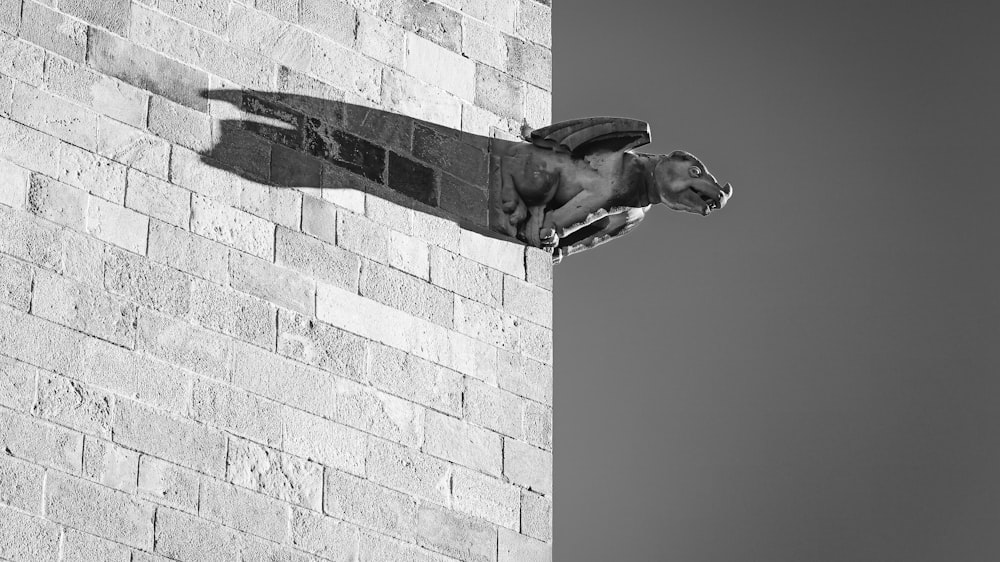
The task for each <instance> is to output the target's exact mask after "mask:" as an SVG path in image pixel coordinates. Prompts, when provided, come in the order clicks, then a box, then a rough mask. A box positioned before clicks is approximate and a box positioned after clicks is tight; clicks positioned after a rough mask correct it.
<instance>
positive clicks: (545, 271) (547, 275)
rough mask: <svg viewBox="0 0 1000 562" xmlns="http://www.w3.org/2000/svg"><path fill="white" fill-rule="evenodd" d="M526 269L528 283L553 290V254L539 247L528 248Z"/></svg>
mask: <svg viewBox="0 0 1000 562" xmlns="http://www.w3.org/2000/svg"><path fill="white" fill-rule="evenodd" d="M525 269H526V270H527V271H526V273H527V279H528V283H531V284H533V285H535V286H537V287H541V288H542V289H546V290H548V291H551V290H552V254H550V253H548V252H546V251H544V250H541V249H539V248H527V250H526V255H525Z"/></svg>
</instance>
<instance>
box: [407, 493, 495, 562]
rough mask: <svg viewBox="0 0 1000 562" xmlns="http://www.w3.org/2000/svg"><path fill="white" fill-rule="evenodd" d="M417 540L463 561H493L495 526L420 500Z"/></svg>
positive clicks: (426, 546)
mask: <svg viewBox="0 0 1000 562" xmlns="http://www.w3.org/2000/svg"><path fill="white" fill-rule="evenodd" d="M417 544H419V545H420V546H422V547H424V548H427V549H430V550H433V551H435V552H440V553H441V554H445V555H448V556H450V557H452V558H457V559H458V560H462V561H463V562H496V555H497V548H496V545H497V529H496V527H494V526H493V525H490V524H489V523H487V522H485V521H483V520H481V519H476V518H473V517H469V516H467V515H464V514H461V513H456V512H454V511H450V510H447V509H444V508H442V507H438V506H436V505H434V504H422V505H421V506H420V510H419V512H418V514H417Z"/></svg>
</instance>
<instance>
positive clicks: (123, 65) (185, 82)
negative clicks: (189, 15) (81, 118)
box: [87, 28, 208, 111]
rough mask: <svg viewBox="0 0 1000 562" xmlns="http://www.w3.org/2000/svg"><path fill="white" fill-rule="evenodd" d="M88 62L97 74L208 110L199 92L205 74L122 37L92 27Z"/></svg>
mask: <svg viewBox="0 0 1000 562" xmlns="http://www.w3.org/2000/svg"><path fill="white" fill-rule="evenodd" d="M87 63H88V64H89V65H90V66H92V67H94V68H95V69H97V70H98V71H100V72H102V73H104V74H107V75H108V76H113V77H115V78H118V79H119V80H122V81H124V82H128V83H129V84H132V85H133V86H136V87H139V88H142V89H144V90H149V91H150V92H153V93H155V94H159V95H161V96H163V97H165V98H167V99H169V100H173V101H175V102H177V103H179V104H181V105H186V106H188V107H190V108H193V109H197V110H198V111H207V110H208V100H207V99H205V98H204V97H202V95H201V92H202V91H204V90H206V89H207V88H208V74H206V73H204V72H201V71H199V70H195V69H193V68H191V67H190V66H186V65H183V64H181V63H179V62H176V61H172V60H170V59H168V58H166V57H163V56H161V55H158V54H156V53H154V52H152V51H150V50H148V49H143V48H142V47H137V46H135V45H133V44H131V43H129V42H128V41H126V40H125V39H122V38H121V37H116V36H114V35H112V34H110V33H108V32H106V31H103V30H100V29H95V28H91V29H90V40H89V44H88V48H87Z"/></svg>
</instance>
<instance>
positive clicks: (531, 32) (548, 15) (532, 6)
mask: <svg viewBox="0 0 1000 562" xmlns="http://www.w3.org/2000/svg"><path fill="white" fill-rule="evenodd" d="M514 31H515V32H516V33H517V34H518V35H520V36H521V37H524V38H525V39H527V40H528V41H531V42H532V43H537V44H539V45H541V46H543V47H548V48H549V49H551V48H552V6H550V5H546V4H543V3H541V2H538V0H520V4H519V9H518V14H517V25H516V26H515V28H514Z"/></svg>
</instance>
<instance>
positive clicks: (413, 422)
mask: <svg viewBox="0 0 1000 562" xmlns="http://www.w3.org/2000/svg"><path fill="white" fill-rule="evenodd" d="M337 421H339V422H340V423H342V424H344V425H349V426H351V427H356V428H358V429H360V430H362V431H365V432H367V433H371V434H373V435H377V436H379V437H382V438H384V439H388V440H390V441H394V442H397V443H402V444H404V445H409V446H411V447H419V446H420V443H421V442H422V441H423V434H424V427H423V422H424V410H423V408H421V407H420V406H417V405H416V404H413V403H412V402H407V401H406V400H402V399H400V398H397V397H395V396H392V395H389V394H385V393H382V392H379V391H377V390H374V389H372V388H371V387H368V386H364V385H361V384H358V383H356V382H353V381H349V380H338V381H337Z"/></svg>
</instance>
